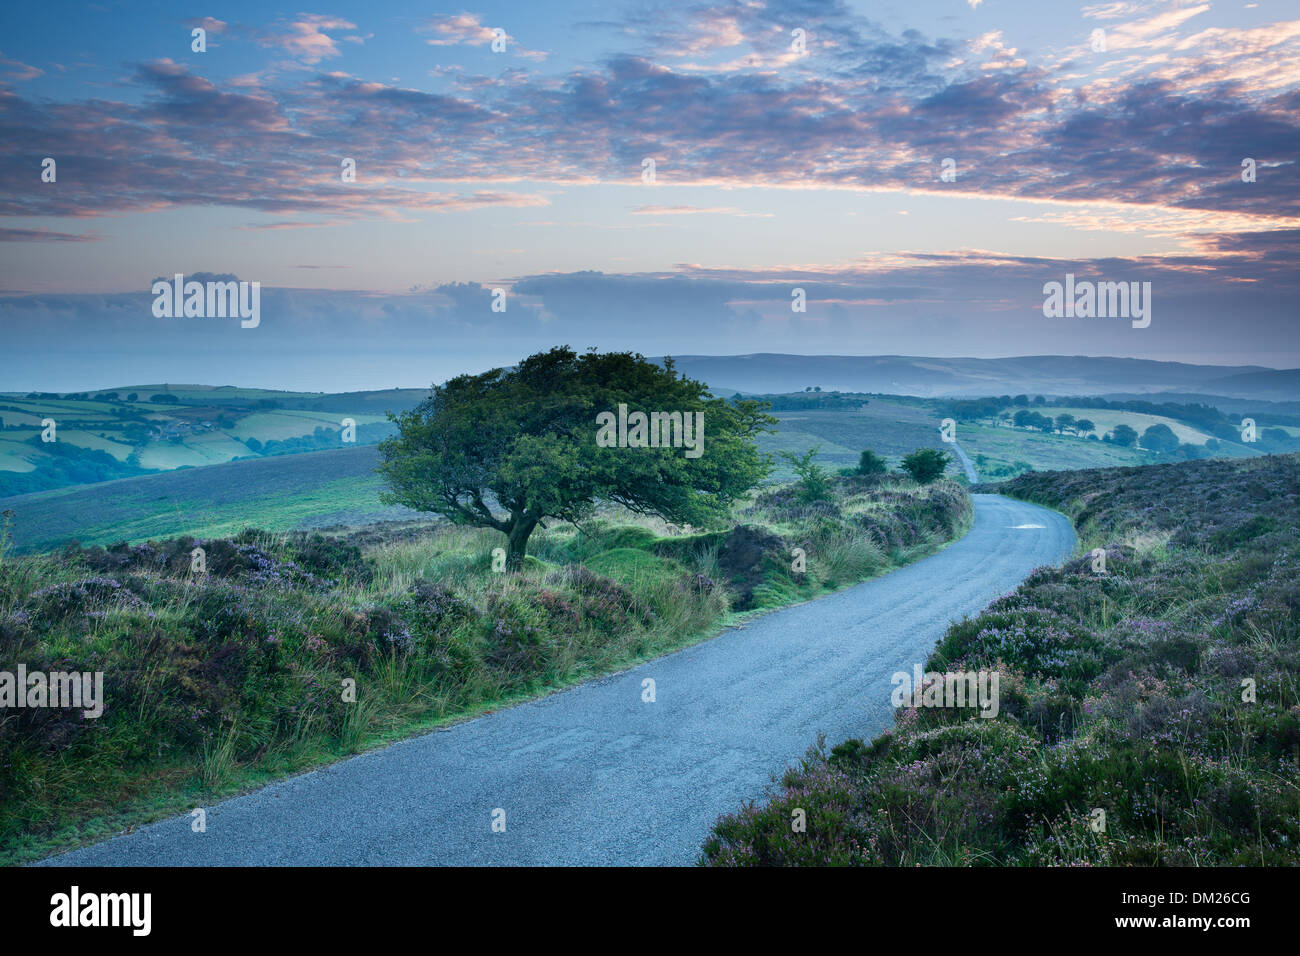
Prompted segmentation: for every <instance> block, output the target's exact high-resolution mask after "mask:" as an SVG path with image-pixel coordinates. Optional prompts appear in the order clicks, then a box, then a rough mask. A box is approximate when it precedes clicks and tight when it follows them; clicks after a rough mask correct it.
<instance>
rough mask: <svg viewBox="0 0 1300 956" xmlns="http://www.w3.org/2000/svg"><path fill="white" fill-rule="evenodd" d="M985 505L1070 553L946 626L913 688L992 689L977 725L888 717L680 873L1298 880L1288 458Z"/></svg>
mask: <svg viewBox="0 0 1300 956" xmlns="http://www.w3.org/2000/svg"><path fill="white" fill-rule="evenodd" d="M990 490H991V489H990ZM996 490H998V491H1000V492H1002V493H1004V494H1008V495H1011V496H1014V497H1018V498H1022V499H1025V500H1029V501H1033V502H1037V503H1039V504H1043V505H1046V506H1049V507H1052V508H1056V509H1059V510H1061V511H1063V512H1065V513H1066V514H1068V515H1069V516H1070V517H1071V519H1072V520H1073V521H1074V523H1075V526H1076V528H1077V529H1078V532H1079V536H1080V540H1081V543H1082V550H1083V552H1084V553H1083V554H1082V556H1080V557H1078V558H1076V559H1074V560H1071V561H1069V562H1067V563H1066V564H1065V565H1064V566H1063V567H1062V568H1059V569H1052V568H1042V569H1038V570H1037V571H1035V572H1034V573H1033V574H1032V575H1031V576H1030V577H1029V578H1028V579H1027V580H1026V581H1025V582H1024V583H1023V584H1022V585H1021V586H1020V587H1019V588H1018V589H1017V590H1016V591H1015V592H1013V593H1012V594H1010V595H1008V596H1006V597H1004V598H1001V599H999V600H998V601H996V602H994V603H993V604H992V605H990V606H989V607H988V608H987V609H986V610H985V611H984V612H983V613H981V614H980V615H978V616H976V617H974V618H972V619H969V620H964V621H960V622H957V623H956V624H954V625H953V626H952V627H951V628H950V629H949V630H948V631H947V632H946V634H945V635H944V636H943V638H942V639H941V640H940V642H939V644H938V646H937V647H936V649H935V651H934V653H933V655H932V656H931V658H930V660H929V661H928V663H927V664H926V669H927V670H934V671H966V670H977V669H980V668H991V669H992V668H995V669H997V670H998V671H999V673H1000V675H1001V688H1000V698H1001V709H1000V714H999V716H998V717H997V718H996V719H992V720H988V719H981V718H978V717H976V716H975V712H974V711H973V710H971V709H965V710H963V709H957V708H952V709H943V708H901V709H900V710H899V711H898V712H897V714H896V718H895V722H894V725H893V726H892V727H891V728H890V729H888V730H887V731H886V732H884V733H883V734H881V735H880V736H878V737H876V738H875V739H874V740H871V741H869V742H868V741H864V740H861V739H852V740H847V741H844V742H842V743H838V744H836V745H835V746H833V747H829V748H828V746H827V743H826V742H825V741H818V742H817V743H816V744H815V745H814V746H813V748H812V749H811V750H810V751H809V753H808V755H807V756H806V757H805V758H804V759H803V760H802V761H801V762H800V763H799V764H798V765H797V766H795V767H792V768H790V769H789V770H787V771H786V772H785V774H784V775H783V776H782V777H781V778H780V779H779V780H778V781H776V782H775V784H774V786H773V788H772V791H771V793H770V795H769V797H768V798H767V799H766V800H765V801H763V802H761V803H760V804H757V805H750V806H746V807H743V808H742V809H741V810H740V811H739V812H737V813H734V814H731V815H728V816H725V817H723V818H722V819H721V820H720V821H718V823H717V824H716V826H715V827H714V830H713V832H712V834H711V835H710V837H709V838H708V840H707V841H706V843H705V845H704V847H703V854H702V862H703V863H706V864H712V865H895V866H912V865H1051V866H1057V865H1082V866H1088V865H1129V866H1205V865H1226V866H1241V865H1245V866H1272V865H1294V864H1297V863H1300V696H1298V695H1300V644H1298V643H1297V624H1298V622H1300V545H1297V530H1298V526H1300V500H1298V496H1300V458H1297V456H1294V455H1288V456H1267V457H1261V458H1255V459H1246V460H1238V461H1197V462H1188V463H1179V464H1169V465H1159V466H1150V467H1143V468H1119V469H1095V470H1085V471H1073V472H1047V473H1030V474H1026V475H1022V476H1020V477H1019V478H1016V479H1014V480H1012V481H1010V482H1007V483H1006V484H1004V485H999V486H997V489H996ZM1097 549H1102V551H1104V560H1102V559H1101V558H1102V554H1101V553H1100V552H1098V550H1097ZM797 809H801V810H803V811H804V813H805V814H806V820H807V828H806V832H797V831H796V829H795V828H794V827H792V820H793V819H794V818H795V817H796V814H795V811H796V810H797ZM1103 814H1104V816H1103Z"/></svg>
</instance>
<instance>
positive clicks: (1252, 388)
mask: <svg viewBox="0 0 1300 956" xmlns="http://www.w3.org/2000/svg"><path fill="white" fill-rule="evenodd" d="M1205 384H1206V386H1207V387H1211V388H1213V390H1214V391H1215V392H1219V393H1223V394H1227V395H1232V396H1238V397H1242V398H1262V399H1266V400H1268V401H1274V402H1287V401H1295V400H1296V399H1297V398H1298V397H1300V368H1287V369H1264V370H1263V371H1259V372H1245V373H1241V374H1237V375H1228V376H1225V377H1223V378H1218V379H1211V380H1210V381H1208V382H1206V383H1205Z"/></svg>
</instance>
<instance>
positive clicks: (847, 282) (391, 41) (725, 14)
mask: <svg viewBox="0 0 1300 956" xmlns="http://www.w3.org/2000/svg"><path fill="white" fill-rule="evenodd" d="M196 26H202V27H203V28H204V29H206V31H207V50H206V51H205V52H195V51H193V50H192V49H191V30H192V29H193V28H195V27H196ZM494 30H500V31H504V35H505V49H504V51H502V52H494V51H493V49H492V42H491V41H492V38H493V36H494V32H493V31H494ZM795 31H802V33H801V34H796V33H795ZM1095 31H1103V35H1102V41H1103V42H1098V41H1097V39H1096V37H1097V34H1096V33H1095ZM799 37H802V40H803V47H802V48H798V46H797V42H796V41H797V39H798V38H799ZM1298 84H1300V7H1297V5H1296V4H1295V3H1294V2H1291V3H1277V2H1267V0H1260V2H1258V3H1241V2H1235V3H1226V4H1225V3H1209V2H1162V3H1129V2H1123V0H1121V2H1114V3H1091V4H1089V3H1085V4H1071V3H1056V2H1050V3H1044V2H1015V3H1008V2H999V0H979V2H974V3H972V2H971V0H956V2H911V3H892V4H879V3H870V4H867V3H838V2H817V3H813V2H808V0H789V2H782V0H746V2H709V0H704V2H698V3H693V2H683V3H663V4H645V3H586V2H582V3H546V4H522V3H521V4H515V3H475V4H472V5H470V6H454V7H441V8H440V7H438V6H436V5H429V4H424V3H420V4H416V3H409V4H408V3H386V2H373V3H368V4H351V3H347V4H334V5H331V6H329V7H325V8H311V9H309V10H307V11H304V10H302V9H300V8H283V9H282V10H280V11H277V10H276V9H275V8H274V7H272V6H270V5H267V4H261V3H258V4H254V3H233V4H218V5H215V6H211V7H204V8H189V7H186V6H182V5H177V4H143V3H138V4H132V3H123V4H111V5H102V6H96V5H71V4H61V3H49V4H44V5H40V6H21V7H20V6H18V5H9V6H7V7H6V8H5V9H4V10H3V12H0V154H2V155H0V250H2V254H0V332H3V334H4V336H5V339H6V340H7V341H8V342H9V343H10V349H9V352H10V360H9V361H6V362H5V363H4V364H3V366H0V370H2V372H3V374H2V375H0V389H29V388H50V389H62V390H67V389H72V388H83V387H106V386H111V385H119V384H123V383H128V382H133V381H136V382H138V381H206V382H212V383H214V384H221V383H235V384H248V385H253V384H256V385H264V386H271V387H295V388H321V389H333V388H345V387H346V388H361V387H389V386H392V385H395V384H400V385H423V384H427V383H428V382H429V381H431V380H435V379H441V378H443V377H445V376H446V375H449V374H454V373H455V372H458V371H462V370H471V369H479V368H483V367H486V366H490V365H494V364H502V363H507V362H512V361H514V360H516V359H517V358H519V357H520V356H521V355H523V354H526V353H527V352H528V351H533V350H536V349H539V348H543V347H547V346H549V345H553V344H558V343H567V344H571V345H573V346H575V347H579V348H581V347H586V346H597V347H601V348H630V349H636V350H639V351H642V352H645V353H646V354H663V353H678V354H686V353H696V354H698V353H714V354H734V353H746V352H752V351H789V352H806V353H838V354H879V353H903V354H914V355H931V354H932V355H982V356H999V355H1019V354H1041V353H1065V354H1090V355H1126V356H1134V357H1143V358H1158V359H1168V360H1180V361H1197V362H1210V363H1224V364H1247V363H1253V364H1262V365H1270V366H1274V367H1292V366H1295V365H1300V337H1298V336H1297V335H1296V332H1295V316H1296V315H1297V312H1298V310H1297V308H1296V304H1295V303H1296V294H1297V292H1298V291H1300V289H1297V278H1296V277H1297V270H1296V268H1295V266H1296V249H1297V245H1298V244H1300V176H1297V172H1296V165H1295V162H1296V154H1297V150H1298V148H1300V120H1298V117H1300V90H1298ZM45 157H52V158H54V159H55V160H56V161H57V173H58V175H57V181H56V182H54V183H43V182H41V179H40V171H41V163H42V160H43V159H44V158H45ZM345 157H346V158H352V159H355V161H356V168H357V178H356V182H355V183H344V182H342V181H341V179H340V176H339V169H340V163H341V161H342V159H343V158H345ZM1247 157H1250V158H1252V159H1254V160H1255V163H1256V179H1255V181H1254V182H1249V183H1248V182H1243V181H1242V177H1241V163H1242V160H1243V159H1244V158H1247ZM944 158H952V159H953V161H954V163H955V172H956V177H955V179H954V180H953V181H944V180H943V179H942V178H941V163H942V160H943V159H944ZM645 159H653V160H654V162H655V181H654V182H653V183H646V182H643V180H642V168H643V161H644V160H645ZM177 272H182V273H185V274H187V275H188V274H193V273H201V272H207V273H214V274H233V275H235V276H238V277H239V278H240V279H243V280H247V281H258V282H260V283H261V284H262V286H263V289H264V293H263V322H262V324H261V325H260V326H259V327H258V328H257V329H240V328H239V326H238V323H233V324H231V323H225V324H222V323H221V321H220V320H207V319H188V320H184V319H179V320H178V319H157V318H155V317H154V316H153V315H152V312H151V310H150V304H151V301H152V299H151V296H150V295H149V294H148V290H149V285H150V282H151V280H152V279H153V278H155V277H157V276H171V275H173V274H175V273H177ZM1067 272H1071V273H1074V274H1076V275H1078V276H1080V277H1086V278H1092V279H1096V280H1101V281H1125V282H1127V281H1150V282H1152V288H1153V303H1154V309H1153V311H1154V315H1153V321H1152V323H1151V325H1150V326H1149V327H1148V328H1143V329H1134V328H1132V327H1130V325H1129V323H1127V322H1123V321H1115V320H1061V319H1047V318H1044V316H1043V315H1042V303H1043V293H1042V287H1043V284H1044V283H1045V282H1049V281H1059V280H1061V279H1062V278H1063V277H1064V275H1065V274H1066V273H1067ZM795 287H799V288H803V289H805V292H806V295H807V300H808V308H807V312H806V313H802V314H795V313H792V312H791V310H790V295H791V290H792V289H793V288H795ZM492 288H504V289H506V290H507V291H508V303H509V304H508V308H507V311H506V313H504V314H494V313H493V312H492V311H491V308H490V304H489V303H490V292H489V290H490V289H492Z"/></svg>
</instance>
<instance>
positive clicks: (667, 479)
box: [379, 347, 777, 570]
mask: <svg viewBox="0 0 1300 956" xmlns="http://www.w3.org/2000/svg"><path fill="white" fill-rule="evenodd" d="M620 406H624V407H622V408H620ZM766 408H767V406H766V404H764V403H760V402H756V401H752V400H743V401H730V402H729V401H727V400H726V399H722V398H715V397H713V396H712V395H710V394H709V391H708V388H707V386H705V385H704V384H702V383H700V382H697V381H694V380H692V379H688V378H685V377H682V376H679V375H678V373H677V371H676V369H675V367H674V365H673V362H672V360H671V359H665V360H664V364H663V366H662V367H661V366H659V365H656V364H654V363H652V362H649V361H647V360H646V359H645V358H643V357H642V356H641V355H635V354H632V353H628V352H611V353H605V354H600V353H597V352H594V351H591V352H587V353H586V354H583V355H578V354H577V353H575V352H574V351H573V350H571V349H569V348H567V347H559V348H554V349H551V350H550V351H549V352H539V353H538V354H536V355H531V356H529V357H528V358H526V359H524V360H523V361H522V362H520V363H519V365H518V367H516V368H513V369H493V370H492V371H490V372H484V373H483V374H482V375H459V376H457V377H456V378H453V379H451V380H450V381H448V382H447V383H446V384H444V385H440V386H436V387H434V388H433V390H432V392H431V393H430V395H429V397H428V398H427V399H425V400H424V401H423V402H421V403H420V405H418V406H417V407H416V408H414V409H413V410H411V411H409V412H403V413H402V414H401V415H393V414H391V413H390V414H389V419H390V420H391V421H394V422H396V423H397V427H398V434H397V435H396V436H394V437H393V438H389V439H387V440H385V441H384V442H382V443H380V445H379V452H380V455H381V457H382V461H381V463H380V465H379V472H380V474H381V475H383V477H384V479H385V480H386V481H387V484H388V488H389V490H388V491H387V492H385V493H384V494H383V495H382V496H381V497H382V500H383V501H384V502H385V503H388V504H402V505H406V506H407V507H409V508H414V509H416V510H417V511H430V512H434V513H436V514H440V515H443V516H445V517H447V518H448V519H450V520H451V521H453V522H455V523H458V524H467V525H475V526H478V527H483V528H495V529H496V530H497V531H500V532H501V533H502V534H504V535H505V536H506V542H507V546H506V566H507V567H508V568H510V569H511V570H518V569H519V568H520V567H521V566H522V565H523V561H524V556H525V555H526V554H527V548H528V537H529V535H531V534H532V533H533V530H534V529H536V528H537V527H538V526H539V525H541V526H542V527H543V528H544V527H546V525H545V522H546V520H547V519H557V520H561V521H578V520H581V519H582V518H583V517H584V516H586V515H587V514H589V513H590V511H591V509H592V508H593V507H594V506H595V504H596V502H598V501H609V502H614V503H616V504H621V505H623V506H625V507H627V508H628V509H630V510H631V511H633V512H636V513H638V514H650V515H658V516H659V517H661V518H664V519H665V520H667V521H671V522H673V523H675V524H689V525H695V526H699V527H703V526H708V525H710V524H713V523H715V522H716V521H717V520H719V519H720V518H722V517H723V516H724V515H726V514H727V512H728V508H729V506H730V505H731V503H732V502H733V501H734V500H735V499H736V498H737V497H739V496H740V495H743V494H744V493H745V492H746V491H748V490H749V489H750V488H751V487H753V486H754V485H755V484H756V483H757V482H758V481H759V480H761V479H762V478H763V477H764V476H765V475H766V474H767V472H768V470H769V469H770V468H771V461H770V459H768V458H767V457H766V456H763V455H760V454H759V451H758V448H757V447H756V445H755V444H754V438H755V436H756V435H757V434H758V433H759V432H762V431H771V430H772V429H771V426H773V425H775V424H776V421H777V420H776V419H775V418H773V417H772V416H771V415H768V414H766V413H765V409H766ZM637 413H642V416H643V417H641V418H638V416H637ZM615 422H616V423H617V424H616V425H615V424H614V423H615ZM602 423H603V424H602ZM697 428H698V431H697V430H696V429H697ZM598 436H599V437H600V440H599V441H598V440H597V439H598ZM660 439H662V440H660ZM652 443H653V444H652Z"/></svg>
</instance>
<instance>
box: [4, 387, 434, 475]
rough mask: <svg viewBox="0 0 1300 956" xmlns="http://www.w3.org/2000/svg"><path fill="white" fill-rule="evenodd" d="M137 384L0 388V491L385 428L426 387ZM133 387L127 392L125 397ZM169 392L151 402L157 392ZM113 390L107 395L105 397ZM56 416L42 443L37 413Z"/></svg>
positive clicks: (365, 437) (374, 433)
mask: <svg viewBox="0 0 1300 956" xmlns="http://www.w3.org/2000/svg"><path fill="white" fill-rule="evenodd" d="M163 389H164V386H160V385H159V386H148V385H146V386H137V387H134V388H131V389H121V390H118V391H115V392H110V393H95V394H86V393H81V394H80V395H78V396H74V397H68V396H64V397H55V396H45V395H37V394H35V393H32V394H28V395H0V426H2V427H0V498H2V497H6V496H9V495H15V494H24V493H29V492H35V491H45V490H50V489H56V488H61V487H66V486H69V485H79V484H87V483H92V482H96V481H108V480H113V479H117V478H126V477H132V476H135V475H142V474H147V473H150V472H155V471H171V470H173V469H177V468H195V467H201V466H204V465H214V464H220V463H223V462H228V461H232V460H234V459H236V458H250V457H256V456H259V455H279V454H285V453H290V452H304V451H317V450H322V449H326V448H330V447H342V446H343V441H342V438H343V435H342V431H343V421H344V420H345V419H351V420H352V421H353V422H354V423H355V424H356V426H357V435H356V441H357V443H359V444H373V443H374V442H376V441H378V440H379V438H381V437H383V436H384V435H385V434H387V432H388V428H387V425H386V422H387V412H388V411H390V410H392V411H401V410H405V409H407V408H410V407H412V406H413V405H414V404H415V403H416V402H418V401H419V400H420V399H421V398H422V397H423V396H424V395H425V394H426V393H425V392H424V391H421V390H404V391H401V392H396V391H387V392H361V393H349V394H340V395H324V394H316V393H300V392H272V391H269V390H263V389H236V388H204V387H201V386H171V387H170V391H166V392H164V391H163ZM132 394H134V395H135V396H136V400H135V401H128V400H127V397H128V396H130V395H132ZM159 395H167V396H170V398H171V399H174V401H165V402H164V401H151V400H150V399H152V398H154V397H156V396H159ZM114 396H116V397H114ZM48 420H53V421H54V422H55V432H54V437H55V441H54V442H49V443H47V442H45V441H44V440H43V437H44V436H43V435H42V432H43V430H44V426H43V425H42V422H43V421H48Z"/></svg>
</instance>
